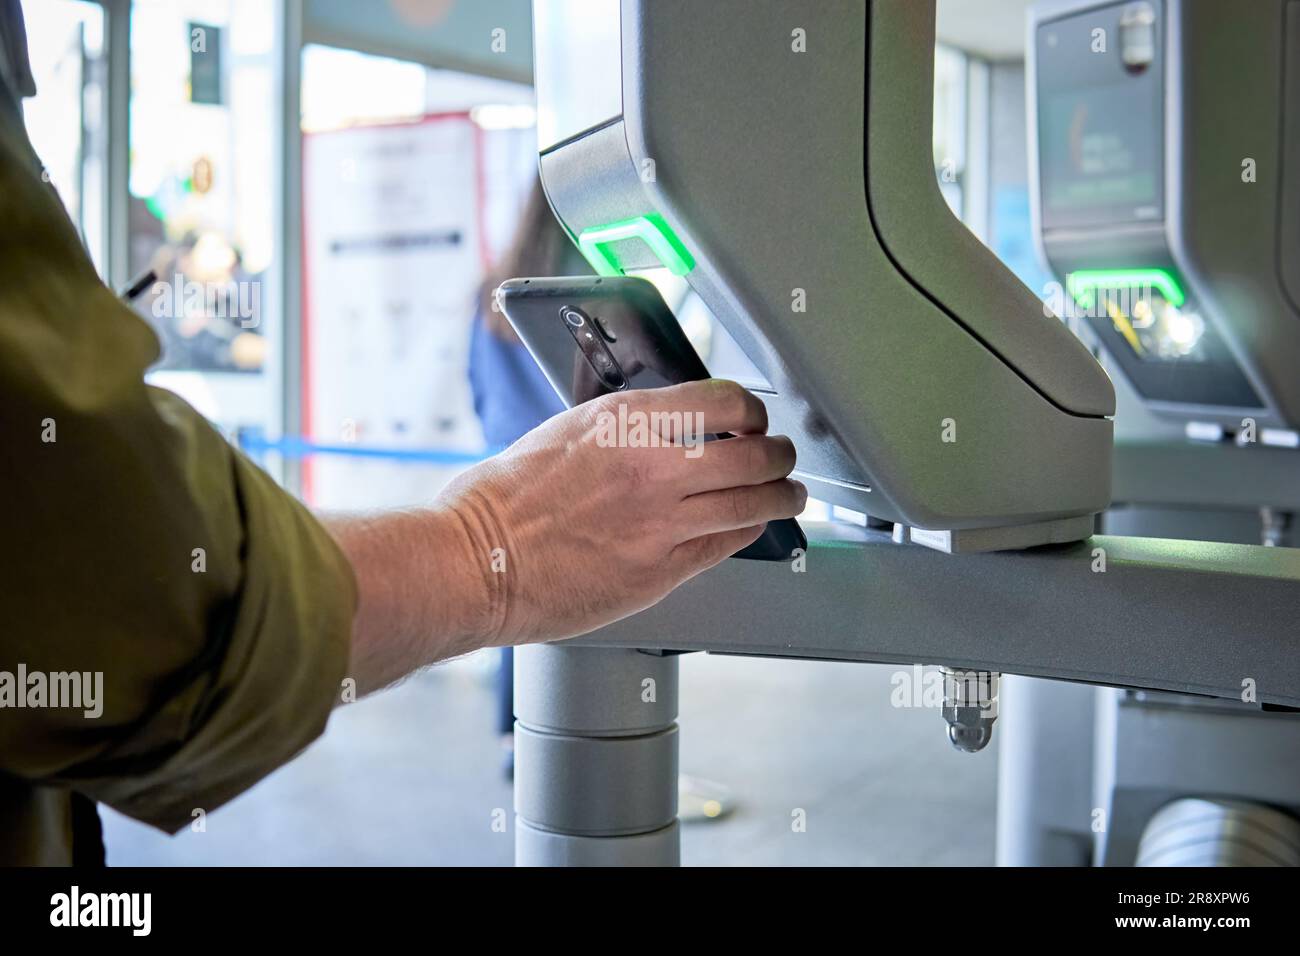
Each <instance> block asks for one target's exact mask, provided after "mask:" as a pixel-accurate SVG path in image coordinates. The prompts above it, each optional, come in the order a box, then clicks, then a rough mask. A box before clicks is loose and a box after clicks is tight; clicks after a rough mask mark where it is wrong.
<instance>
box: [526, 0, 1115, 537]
mask: <svg viewBox="0 0 1300 956" xmlns="http://www.w3.org/2000/svg"><path fill="white" fill-rule="evenodd" d="M536 6H537V11H538V12H537V20H538V28H537V32H536V44H537V50H536V59H537V87H538V100H539V114H540V116H541V123H542V130H541V132H542V144H541V145H542V156H541V171H542V179H543V183H544V185H545V187H546V190H547V194H548V196H549V198H550V201H551V203H552V206H553V208H554V209H555V212H556V214H557V215H558V216H559V218H560V219H561V220H562V221H563V223H564V224H565V226H566V227H567V228H568V230H569V231H570V233H571V234H572V236H573V237H574V239H575V241H577V242H578V243H579V245H580V246H581V247H582V248H583V250H584V251H585V252H586V253H587V254H588V258H589V259H590V260H591V261H592V264H593V265H594V266H595V267H596V268H597V270H598V271H602V272H605V273H606V274H615V273H618V272H625V271H634V270H636V269H640V268H646V267H652V266H659V265H662V266H666V267H667V268H669V269H670V270H671V271H673V272H676V273H678V274H679V275H683V276H684V277H685V278H686V280H687V281H688V282H689V283H690V285H691V287H692V288H693V289H694V290H695V291H696V292H697V293H698V294H699V295H700V296H701V298H702V299H703V300H704V302H705V303H706V304H707V305H708V307H709V308H710V309H711V310H712V311H713V313H714V314H715V315H716V316H717V317H718V319H719V320H720V321H721V322H722V323H723V325H724V326H725V327H726V328H727V330H728V332H730V333H731V335H732V337H733V338H735V340H736V341H737V342H738V343H739V344H740V346H741V347H742V348H743V349H744V350H745V352H746V353H747V355H748V356H749V358H750V359H751V360H752V361H753V362H754V364H755V365H756V366H757V367H758V368H759V370H760V371H761V372H762V373H763V375H764V376H765V377H766V379H767V381H768V382H769V383H771V386H772V392H771V393H770V394H765V395H764V398H765V400H766V401H767V404H768V408H769V412H770V415H771V419H772V426H773V428H774V429H775V430H779V431H782V432H784V433H786V434H789V435H790V436H791V437H792V438H793V439H794V441H795V443H796V446H797V447H798V449H799V455H800V467H799V473H800V477H802V478H804V479H805V480H806V481H807V482H808V484H809V489H810V491H811V493H812V494H813V495H814V496H817V497H820V498H823V499H826V500H829V501H831V502H834V503H836V504H842V505H845V506H848V507H851V508H854V509H857V510H859V511H865V512H867V513H869V514H871V515H873V516H875V517H877V518H883V519H886V520H891V521H895V522H898V523H901V524H904V525H908V526H912V527H914V528H918V529H927V530H930V531H933V532H936V534H933V535H918V536H917V539H916V540H918V541H921V540H922V539H923V538H924V540H925V543H929V544H932V545H933V546H937V547H940V548H942V549H945V550H985V549H996V548H1000V547H1024V546H1029V545H1033V544H1039V543H1045V542H1049V541H1062V540H1077V539H1079V538H1082V537H1085V536H1086V535H1087V534H1088V533H1090V531H1091V528H1092V521H1091V518H1092V516H1093V515H1094V514H1095V513H1097V512H1099V511H1101V510H1102V509H1104V508H1105V507H1106V505H1107V504H1108V503H1109V499H1110V461H1111V458H1110V456H1111V441H1112V425H1111V422H1110V420H1109V418H1108V416H1109V415H1111V414H1112V413H1113V411H1114V394H1113V390H1112V387H1111V384H1110V381H1109V379H1108V378H1107V376H1106V374H1105V372H1104V371H1102V369H1101V368H1100V366H1099V365H1098V364H1097V362H1096V361H1095V359H1094V358H1093V357H1092V355H1091V354H1089V352H1088V351H1087V349H1086V348H1085V347H1084V346H1083V345H1082V344H1081V343H1080V342H1079V341H1078V340H1077V339H1076V338H1075V337H1074V336H1073V335H1072V334H1071V333H1070V331H1069V330H1068V329H1067V328H1066V327H1065V326H1064V325H1063V324H1062V323H1061V322H1060V321H1059V320H1058V319H1057V318H1056V317H1055V316H1053V315H1051V314H1049V313H1047V312H1045V310H1044V308H1043V306H1042V305H1041V303H1040V302H1039V301H1038V299H1037V298H1036V297H1035V296H1034V295H1033V294H1032V293H1031V292H1030V291H1029V290H1028V289H1026V288H1025V287H1024V286H1023V285H1022V284H1021V283H1020V282H1019V281H1018V280H1017V279H1016V278H1015V277H1014V276H1013V275H1012V274H1011V273H1010V272H1009V271H1008V270H1007V269H1006V268H1005V267H1004V266H1002V265H1001V263H1000V262H998V260H997V259H996V258H995V257H994V256H993V255H992V254H991V253H990V252H988V251H987V250H986V249H985V248H984V246H983V245H982V244H980V242H979V241H978V240H976V239H975V238H974V237H973V236H972V235H971V234H970V233H969V231H968V230H967V229H966V228H965V227H964V226H963V225H962V224H961V223H960V222H959V221H958V220H957V219H956V218H955V217H954V216H953V215H952V214H951V212H950V211H949V210H948V207H947V206H946V204H945V203H944V201H943V199H942V196H941V194H940V192H939V189H938V185H937V183H936V182H935V178H934V170H933V164H932V162H933V161H932V155H931V152H932V144H931V113H932V108H933V107H932V90H933V82H932V74H933V69H934V9H933V5H932V4H927V3H899V2H875V3H869V4H863V3H861V2H849V0H831V2H824V3H817V4H809V5H798V6H797V7H795V6H792V5H789V4H777V3H760V4H754V3H747V2H742V0H721V2H710V3H707V4H701V3H692V2H686V0H654V2H646V0H625V2H623V3H622V4H621V5H617V6H616V5H614V4H607V5H605V4H602V5H576V6H575V5H573V4H571V3H568V2H565V0H540V2H539V3H538V4H537V5H536ZM565 24H568V25H570V26H571V29H565V28H564V26H563V25H565ZM800 37H803V38H804V39H805V40H806V42H807V43H808V44H815V45H816V46H817V48H818V52H817V55H815V56H814V55H809V54H807V53H805V52H801V51H800V50H799V44H800ZM773 50H775V51H778V52H776V53H772V52H770V51H773ZM760 51H763V52H761V53H760ZM575 89H582V90H589V91H590V95H589V96H587V97H584V98H582V106H581V108H580V109H579V108H576V107H574V106H573V105H572V104H568V103H566V102H565V98H564V95H563V94H564V93H565V92H566V91H567V92H571V91H573V90H575ZM794 91H797V94H796V93H795V92H794ZM972 288H975V289H979V290H980V294H979V295H976V296H972V295H969V294H968V293H964V292H963V290H969V289H972ZM954 437H955V440H952V439H953V438H954Z"/></svg>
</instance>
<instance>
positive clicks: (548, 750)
mask: <svg viewBox="0 0 1300 956" xmlns="http://www.w3.org/2000/svg"><path fill="white" fill-rule="evenodd" d="M677 670H678V668H677V657H676V656H659V655H657V654H650V653H644V652H641V651H636V650H630V649H623V648H593V647H572V646H566V645H548V644H541V645H534V646H531V647H521V648H518V649H517V650H516V651H515V717H516V720H515V864H516V865H517V866H677V865H678V864H679V863H680V862H681V840H680V833H679V830H678V824H677Z"/></svg>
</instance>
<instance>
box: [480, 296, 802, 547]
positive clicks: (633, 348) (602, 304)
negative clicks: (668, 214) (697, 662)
mask: <svg viewBox="0 0 1300 956" xmlns="http://www.w3.org/2000/svg"><path fill="white" fill-rule="evenodd" d="M497 302H498V303H499V305H500V307H501V309H502V311H503V312H505V315H506V318H507V319H509V321H510V324H511V325H512V326H513V327H514V330H515V331H516V332H517V333H519V338H520V339H522V340H523V343H524V345H525V346H526V347H527V349H528V351H529V352H530V353H531V354H532V356H533V358H534V359H535V360H536V361H537V364H538V365H539V366H541V369H542V372H543V373H544V374H545V375H546V378H547V379H548V380H549V381H550V383H551V385H552V386H553V387H554V388H555V390H556V392H558V393H559V395H560V398H561V400H563V402H564V403H565V404H566V405H568V406H569V407H570V408H572V407H573V406H574V405H581V404H582V403H583V402H588V401H591V399H593V398H597V397H599V396H601V395H607V394H609V393H610V392H621V391H625V390H627V389H633V388H660V387H663V386H665V385H678V384H680V383H682V382H693V381H697V380H699V379H705V378H708V377H709V370H708V369H707V368H705V367H704V363H703V362H702V361H700V357H699V355H697V354H696V352H695V349H694V347H693V346H692V345H691V343H690V340H689V339H687V338H686V335H685V333H683V332H682V328H681V326H680V325H678V324H677V319H676V318H675V317H674V316H673V313H672V310H671V309H669V308H668V305H667V303H665V302H664V300H663V297H662V296H661V295H660V294H659V290H658V289H656V288H655V287H654V284H653V283H651V282H648V281H647V280H645V279H637V278H633V277H630V276H601V277H596V276H566V277H560V278H554V279H510V280H508V281H506V282H504V283H502V284H501V287H500V288H499V289H498V290H497ZM732 437H734V436H732V435H729V434H725V433H724V434H720V435H715V436H709V438H712V439H719V440H721V439H727V438H732ZM807 548H808V540H807V538H805V537H804V533H803V529H802V528H800V527H799V523H798V522H797V521H795V520H794V519H793V518H786V519H783V520H781V521H769V522H768V524H767V527H766V529H764V531H763V534H762V536H761V537H759V538H758V540H757V541H755V542H754V543H753V544H751V545H749V546H748V547H747V548H744V549H742V550H740V551H737V552H736V554H735V555H733V557H737V558H747V559H749V560H754V561H789V560H790V559H791V558H792V557H794V553H795V550H796V549H802V550H807Z"/></svg>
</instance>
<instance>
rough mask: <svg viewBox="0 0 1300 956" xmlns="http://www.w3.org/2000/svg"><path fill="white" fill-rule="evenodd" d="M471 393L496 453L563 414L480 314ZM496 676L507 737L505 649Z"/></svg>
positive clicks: (524, 355) (520, 349)
mask: <svg viewBox="0 0 1300 956" xmlns="http://www.w3.org/2000/svg"><path fill="white" fill-rule="evenodd" d="M469 387H470V391H471V392H473V394H474V411H475V412H476V413H477V414H478V417H479V421H480V422H482V423H483V437H484V438H486V439H487V443H488V445H489V446H490V447H492V448H494V449H495V448H505V447H506V446H507V445H509V444H512V443H513V442H515V441H517V440H518V439H520V438H522V437H523V436H524V435H525V434H526V433H527V432H530V431H532V430H533V429H534V428H536V427H537V426H538V425H540V424H541V423H542V422H544V421H546V420H547V419H548V418H550V417H551V416H552V415H555V414H558V413H559V412H562V411H564V403H563V402H561V401H560V396H558V395H556V394H555V389H553V388H551V383H550V382H548V381H547V380H546V376H545V375H543V374H542V370H541V369H540V368H538V367H537V363H536V362H534V361H533V357H532V356H531V355H529V354H528V349H526V348H524V346H523V343H522V342H517V341H507V340H506V339H503V338H501V336H499V335H494V334H493V333H492V330H491V329H489V328H488V327H487V323H486V322H484V321H483V314H482V313H481V312H479V313H477V314H475V316H474V325H473V328H472V329H471V331H470V338H469ZM497 673H498V675H499V676H498V684H497V733H500V734H508V733H511V732H513V730H514V726H515V715H514V655H513V654H512V653H511V648H509V647H503V648H501V661H500V669H499V670H498V672H497ZM513 770H514V764H513V762H511V763H510V764H508V770H507V773H508V774H513Z"/></svg>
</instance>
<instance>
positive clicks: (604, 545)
mask: <svg viewBox="0 0 1300 956" xmlns="http://www.w3.org/2000/svg"><path fill="white" fill-rule="evenodd" d="M620 404H622V405H625V406H627V411H626V413H625V415H628V416H632V418H631V420H635V416H636V415H638V414H642V415H645V416H646V420H653V416H654V415H655V414H657V413H670V414H667V415H662V414H661V415H660V418H659V419H658V420H660V421H682V420H685V421H696V420H699V421H702V422H703V423H705V424H704V429H705V430H706V432H707V433H709V434H716V433H719V432H724V431H727V432H732V433H735V434H736V435H738V437H736V438H733V439H730V440H727V441H723V442H710V443H708V444H707V445H703V446H695V447H694V448H693V449H690V451H691V452H692V453H689V454H688V449H687V448H685V447H684V446H682V445H680V444H678V445H669V444H664V443H663V441H665V440H666V441H672V440H677V439H679V438H680V437H681V436H672V435H669V436H659V439H660V443H659V444H658V446H657V447H633V448H629V447H618V446H617V445H615V446H613V447H607V445H608V443H607V442H603V441H600V440H598V438H599V437H600V436H601V435H602V431H601V427H602V416H614V417H615V418H617V417H618V415H617V409H618V406H619V405H620ZM674 412H675V413H677V416H676V417H674V416H673V415H672V414H671V413H674ZM697 413H698V415H699V416H700V417H699V418H698V419H696V418H695V416H696V414H697ZM606 421H608V420H606ZM766 429H767V416H766V412H765V410H764V408H763V405H762V403H761V402H760V401H759V400H758V399H757V398H755V397H754V396H752V395H750V394H749V393H748V392H747V391H745V390H744V389H743V388H741V387H740V386H739V385H736V384H734V383H731V382H720V381H710V382H693V383H690V384H687V385H680V386H676V387H673V388H667V389H657V390H654V391H649V392H625V393H620V394H616V395H608V396H605V397H604V398H602V399H599V400H597V401H595V402H591V403H588V404H587V405H584V406H582V407H580V408H578V409H574V410H572V411H569V412H567V413H565V414H563V415H559V416H557V417H556V418H554V419H552V420H551V421H549V422H547V423H546V424H544V425H543V426H541V427H540V428H538V429H537V430H535V431H534V432H532V433H530V434H529V435H528V436H526V437H525V438H524V439H522V440H521V441H519V442H518V443H516V444H515V445H513V446H511V447H510V448H509V449H507V450H506V451H505V452H503V453H502V454H500V455H498V456H497V457H495V458H493V459H491V460H489V461H487V462H484V463H482V464H480V465H478V466H477V467H475V468H473V469H471V470H469V471H468V472H466V473H465V474H463V475H461V476H460V477H459V478H458V479H457V480H456V481H455V482H453V483H452V484H451V485H450V486H449V487H448V488H447V490H446V492H445V493H444V494H443V495H442V496H441V497H440V498H439V500H438V501H437V502H436V503H435V504H434V506H433V507H431V508H428V509H420V510H410V511H402V512H390V513H381V514H375V515H370V516H358V517H345V518H327V519H326V521H325V523H326V526H327V527H328V528H329V529H330V531H331V532H332V533H333V534H334V537H335V539H336V540H337V541H338V543H339V545H340V547H341V548H342V549H343V552H344V554H346V555H347V557H348V559H349V561H350V562H351V564H352V568H353V571H354V574H355V576H356V580H357V587H358V593H359V601H358V609H357V617H356V621H355V623H354V626H353V635H352V655H351V661H350V664H349V675H350V676H352V677H353V678H354V679H355V680H356V682H357V688H358V690H359V692H361V693H368V692H370V691H372V690H376V689H378V688H380V687H383V686H385V685H387V684H389V683H391V682H393V681H394V680H397V679H399V678H401V677H402V676H404V675H405V674H407V673H409V672H410V671H412V670H415V669H416V668H418V667H421V666H423V665H425V664H429V663H431V662H433V661H437V660H442V659H444V658H447V657H452V656H455V655H457V654H463V653H466V652H468V651H472V650H474V649H476V648H479V647H487V646H494V645H500V644H520V643H527V642H532V641H547V640H556V639H560V638H565V637H573V636H575V635H577V634H583V633H586V632H588V631H591V630H594V629H595V628H597V627H600V626H602V625H604V624H608V623H611V622H613V621H616V620H618V619H620V618H622V617H626V616H627V615H629V614H632V613H635V612H636V611H639V610H642V609H644V608H646V607H648V606H650V605H651V604H654V603H655V602H656V601H658V600H659V599H660V598H662V597H663V596H664V595H666V594H667V593H668V592H669V591H671V590H672V589H673V588H675V587H676V586H677V585H679V584H681V583H682V582H683V581H685V580H687V579H688V578H690V577H692V576H693V575H695V574H697V573H698V572H700V571H702V570H704V569H705V568H708V567H711V566H712V565H714V564H717V563H718V562H719V561H721V560H723V559H724V558H726V557H727V556H728V555H730V554H733V553H734V552H736V551H738V550H740V549H741V548H743V547H745V546H746V545H747V544H750V543H751V542H752V541H754V539H755V538H757V537H758V535H759V534H761V533H762V526H763V524H764V523H765V522H767V521H770V520H776V519H778V518H787V517H792V516H794V515H797V514H798V513H799V512H800V511H801V510H802V509H803V505H804V502H805V500H806V499H807V492H806V490H805V489H804V488H803V486H802V485H801V484H799V483H798V482H794V481H790V480H788V479H787V477H786V476H787V475H789V473H790V470H791V469H792V468H793V467H794V461H795V458H794V448H793V446H792V445H791V443H790V441H789V440H788V439H786V438H769V437H767V436H766V435H765V434H764V432H765V431H766ZM695 437H696V438H698V437H700V436H695Z"/></svg>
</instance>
